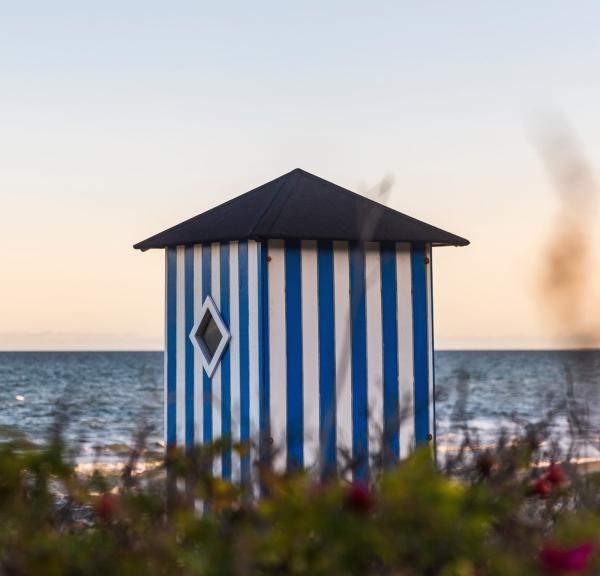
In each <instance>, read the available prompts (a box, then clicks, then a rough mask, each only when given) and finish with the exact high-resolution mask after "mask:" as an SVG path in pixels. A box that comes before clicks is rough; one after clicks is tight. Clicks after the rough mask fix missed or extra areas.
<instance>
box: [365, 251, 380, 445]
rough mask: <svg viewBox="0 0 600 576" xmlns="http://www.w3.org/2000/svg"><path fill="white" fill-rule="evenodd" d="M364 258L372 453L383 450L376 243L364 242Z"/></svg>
mask: <svg viewBox="0 0 600 576" xmlns="http://www.w3.org/2000/svg"><path fill="white" fill-rule="evenodd" d="M365 260H366V262H365V277H366V279H365V283H366V298H365V300H366V305H367V394H368V401H369V452H370V454H374V453H377V451H380V450H381V449H382V440H383V326H382V322H381V259H380V255H379V244H377V243H374V242H369V243H368V244H367V246H366V250H365Z"/></svg>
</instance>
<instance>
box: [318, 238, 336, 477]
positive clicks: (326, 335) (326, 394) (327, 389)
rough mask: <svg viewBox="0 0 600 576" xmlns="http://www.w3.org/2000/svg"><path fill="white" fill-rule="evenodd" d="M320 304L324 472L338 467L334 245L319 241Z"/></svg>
mask: <svg viewBox="0 0 600 576" xmlns="http://www.w3.org/2000/svg"><path fill="white" fill-rule="evenodd" d="M317 275H318V304H319V446H320V457H321V471H322V475H323V476H330V475H331V474H333V473H335V469H336V409H335V407H336V400H335V300H334V288H333V244H332V243H331V242H325V241H323V242H319V244H318V253H317Z"/></svg>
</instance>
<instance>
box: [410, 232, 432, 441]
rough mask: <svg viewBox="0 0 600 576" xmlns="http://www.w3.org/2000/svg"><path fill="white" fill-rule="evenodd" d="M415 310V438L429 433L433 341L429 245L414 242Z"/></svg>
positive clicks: (412, 263) (413, 299)
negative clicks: (427, 259)
mask: <svg viewBox="0 0 600 576" xmlns="http://www.w3.org/2000/svg"><path fill="white" fill-rule="evenodd" d="M410 262H411V277H412V309H413V355H414V356H413V362H414V386H415V392H414V397H415V406H414V410H415V441H416V443H417V444H422V443H424V442H427V440H428V438H427V437H428V435H429V353H428V350H429V341H428V327H427V276H426V271H425V246H424V245H423V244H413V245H412V246H411V251H410Z"/></svg>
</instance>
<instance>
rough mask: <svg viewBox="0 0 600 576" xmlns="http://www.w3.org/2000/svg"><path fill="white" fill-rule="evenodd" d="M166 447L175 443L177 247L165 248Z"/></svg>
mask: <svg viewBox="0 0 600 576" xmlns="http://www.w3.org/2000/svg"><path fill="white" fill-rule="evenodd" d="M166 291H167V394H166V396H167V422H166V429H167V447H170V446H175V444H176V443H177V423H176V406H177V404H176V402H177V248H167V285H166Z"/></svg>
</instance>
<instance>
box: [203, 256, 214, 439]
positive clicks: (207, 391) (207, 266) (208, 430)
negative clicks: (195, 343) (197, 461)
mask: <svg viewBox="0 0 600 576" xmlns="http://www.w3.org/2000/svg"><path fill="white" fill-rule="evenodd" d="M211 281H212V274H211V255H210V244H203V245H202V302H203V303H204V301H205V300H206V297H207V296H209V295H210V291H211ZM202 380H203V382H202V403H203V409H204V418H203V425H204V430H203V437H204V443H205V444H210V443H211V442H212V439H213V437H212V380H211V378H210V376H209V375H208V374H207V373H206V370H203V371H202Z"/></svg>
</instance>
